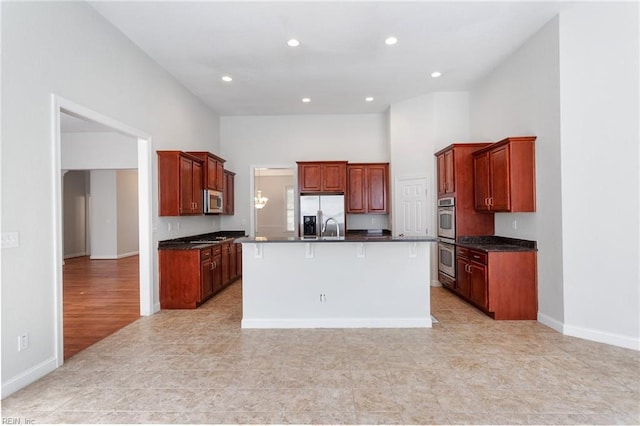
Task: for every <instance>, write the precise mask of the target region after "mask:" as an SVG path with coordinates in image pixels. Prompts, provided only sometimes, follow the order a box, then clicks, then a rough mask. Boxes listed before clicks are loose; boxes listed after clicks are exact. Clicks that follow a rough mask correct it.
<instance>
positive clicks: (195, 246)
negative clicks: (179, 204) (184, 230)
mask: <svg viewBox="0 0 640 426" xmlns="http://www.w3.org/2000/svg"><path fill="white" fill-rule="evenodd" d="M246 235H247V234H246V232H245V231H217V232H210V233H207V234H198V235H191V236H188V237H181V238H174V239H172V240H163V241H158V250H199V249H203V248H207V247H210V246H212V245H217V244H222V243H224V242H226V241H229V240H236V239H238V238H242V237H245V236H246Z"/></svg>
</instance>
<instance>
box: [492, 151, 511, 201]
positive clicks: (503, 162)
mask: <svg viewBox="0 0 640 426" xmlns="http://www.w3.org/2000/svg"><path fill="white" fill-rule="evenodd" d="M489 174H490V179H491V187H490V192H491V194H490V201H489V205H490V208H491V210H494V211H509V210H511V188H510V185H509V179H510V176H509V145H505V146H502V147H500V148H498V149H496V150H495V151H490V156H489Z"/></svg>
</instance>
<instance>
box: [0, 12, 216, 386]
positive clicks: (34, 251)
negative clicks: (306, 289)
mask: <svg viewBox="0 0 640 426" xmlns="http://www.w3.org/2000/svg"><path fill="white" fill-rule="evenodd" d="M1 7H2V14H1V15H2V16H1V19H2V22H1V27H0V31H1V34H0V35H1V39H2V75H1V78H2V109H1V113H2V117H1V118H2V129H1V131H2V134H1V136H2V158H1V160H0V161H1V174H2V175H1V185H2V187H1V191H2V200H3V202H2V212H1V213H2V215H1V217H2V223H1V226H2V229H3V231H5V232H9V231H15V232H19V235H20V247H17V248H13V249H3V251H2V314H1V315H2V320H1V323H2V395H3V396H6V395H7V394H9V393H10V392H13V391H15V390H16V389H18V388H20V387H21V386H24V385H25V384H27V383H29V382H30V381H33V380H35V379H36V378H38V377H41V376H42V375H44V374H46V373H47V372H49V371H51V370H52V369H53V368H55V366H56V363H57V362H58V360H57V359H56V356H57V351H56V348H55V338H54V336H55V323H56V321H55V318H56V313H55V297H54V289H55V286H54V282H55V281H54V277H55V274H56V270H57V269H58V265H56V264H55V263H54V262H55V259H54V253H55V251H54V247H56V244H57V242H56V241H54V235H55V234H54V232H55V225H54V223H53V215H54V206H55V204H54V197H56V194H54V193H53V191H52V190H51V188H52V187H53V185H52V184H51V182H52V181H53V176H54V174H55V173H60V171H59V170H53V164H54V161H53V158H54V157H53V156H54V155H55V153H53V152H52V149H51V146H52V128H53V127H54V126H53V123H51V117H52V115H53V114H52V111H51V107H52V99H51V94H52V93H54V94H56V95H59V96H61V97H63V98H65V99H69V100H71V101H73V102H75V103H77V104H80V105H83V106H85V107H87V108H89V109H91V110H93V111H96V112H98V113H100V114H103V115H106V116H108V117H111V118H113V119H115V120H117V121H120V122H122V123H125V124H127V125H129V126H131V127H134V128H137V129H140V130H141V131H143V132H145V133H147V134H150V135H152V138H153V139H152V149H153V150H156V149H182V150H206V151H212V152H214V153H218V152H219V148H220V147H219V118H218V117H217V116H216V115H215V114H214V113H213V112H212V111H211V110H209V109H208V108H207V107H205V106H204V105H203V104H202V103H201V102H199V101H198V100H196V99H195V97H194V96H193V95H192V94H191V93H190V92H189V91H188V90H186V89H185V88H184V87H183V86H181V85H180V84H178V83H177V81H176V80H175V79H174V78H173V77H171V76H170V75H169V74H168V73H167V72H165V71H164V70H162V69H160V68H159V67H158V65H157V64H156V63H155V62H154V61H153V60H151V59H150V58H149V57H148V56H146V55H145V54H143V53H142V52H141V51H140V50H139V49H138V48H137V47H136V46H135V45H134V44H133V43H132V42H131V41H130V40H128V39H127V38H126V37H125V36H124V35H122V34H121V33H120V32H118V31H117V30H116V29H115V28H113V27H112V26H111V25H110V24H109V23H107V22H106V21H105V20H104V19H103V18H102V17H101V16H100V15H99V14H98V13H96V12H95V10H94V9H93V8H91V6H89V5H88V4H87V3H84V2H37V3H36V2H2V4H1ZM155 164H156V163H155V160H154V163H153V176H151V181H152V182H157V176H156V175H157V166H156V165H155ZM25 171H28V176H29V179H25V178H24V176H25ZM152 190H153V194H154V196H153V206H152V212H157V185H156V184H154V186H153V188H152ZM27 194H28V196H26V195H27ZM168 223H172V224H173V225H175V224H181V225H182V226H181V227H180V229H179V230H178V231H175V229H176V226H173V227H172V230H174V231H171V232H169V231H167V227H168V226H167V225H168ZM154 226H155V228H156V232H155V233H154V237H153V238H154V243H155V241H157V240H158V239H165V238H171V237H177V236H182V235H187V234H191V233H198V232H208V231H211V230H217V229H219V220H218V219H216V218H211V217H201V218H155V219H154ZM154 256H155V254H154ZM34 259H38V267H37V268H34V267H33V262H34ZM154 263H155V265H154V268H153V269H154V270H156V271H157V258H155V259H154ZM157 279H158V277H157V276H154V277H153V282H154V285H155V286H156V289H157ZM154 299H155V300H156V301H157V300H158V294H157V291H156V292H155V294H154ZM25 331H26V332H29V335H30V347H29V349H27V350H25V351H22V352H18V350H17V349H18V348H17V344H16V336H17V335H18V334H19V333H22V332H25Z"/></svg>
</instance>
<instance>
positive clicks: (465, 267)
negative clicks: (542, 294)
mask: <svg viewBox="0 0 640 426" xmlns="http://www.w3.org/2000/svg"><path fill="white" fill-rule="evenodd" d="M456 252H457V258H456V266H457V269H456V286H455V289H454V292H456V293H457V294H458V295H460V296H461V297H463V298H464V299H466V300H467V301H469V302H471V303H472V304H474V305H475V306H477V307H478V308H480V309H481V310H483V311H484V312H485V313H487V314H488V315H489V316H491V317H492V318H493V319H496V320H535V319H537V316H538V286H537V253H536V252H535V251H515V252H505V251H489V252H484V251H480V250H472V249H469V248H465V247H460V246H458V247H457V248H456ZM449 288H450V287H449Z"/></svg>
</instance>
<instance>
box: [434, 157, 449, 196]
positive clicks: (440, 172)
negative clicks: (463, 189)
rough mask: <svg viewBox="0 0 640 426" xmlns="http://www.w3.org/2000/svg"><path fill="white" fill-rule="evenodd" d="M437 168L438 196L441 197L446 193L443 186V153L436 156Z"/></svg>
mask: <svg viewBox="0 0 640 426" xmlns="http://www.w3.org/2000/svg"><path fill="white" fill-rule="evenodd" d="M436 158H437V168H438V195H442V194H444V193H446V192H447V189H446V186H445V172H446V170H445V165H444V153H443V154H440V155H438V156H437V157H436Z"/></svg>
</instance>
